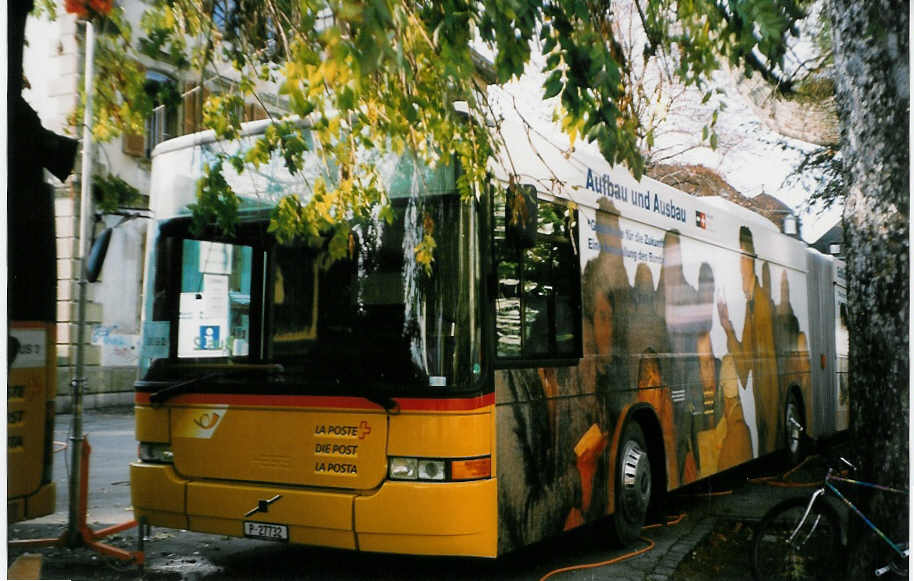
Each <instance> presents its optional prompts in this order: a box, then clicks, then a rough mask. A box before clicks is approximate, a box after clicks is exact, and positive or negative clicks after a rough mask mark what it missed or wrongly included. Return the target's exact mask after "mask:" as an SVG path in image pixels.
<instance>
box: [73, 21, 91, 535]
mask: <svg viewBox="0 0 914 581" xmlns="http://www.w3.org/2000/svg"><path fill="white" fill-rule="evenodd" d="M85 24H86V68H85V73H84V75H85V79H84V82H85V85H84V87H85V93H86V102H85V109H84V111H83V152H82V175H81V176H80V186H81V188H80V194H79V195H80V199H79V256H80V269H79V303H78V305H79V307H78V308H79V319H78V323H77V325H78V326H77V330H78V331H77V339H76V341H77V343H76V372H75V374H74V376H73V380H72V381H71V382H70V387H71V391H72V394H73V427H72V430H73V433H72V434H71V435H70V451H71V460H70V507H69V508H70V513H69V525H68V527H67V538H68V540H69V545H70V546H78V545H80V544H81V542H82V541H83V539H82V538H81V532H80V527H79V485H80V482H79V480H80V462H81V458H82V447H83V441H84V438H83V433H82V431H83V418H82V415H83V408H82V394H83V388H84V386H85V383H86V377H85V373H86V370H85V355H86V353H85V341H86V300H87V298H86V292H87V289H88V285H89V281H88V276H87V259H88V254H89V211H90V198H91V192H92V81H93V76H94V74H95V70H94V60H95V30H94V28H93V27H92V23H91V22H89V21H88V20H87V21H86V23H85Z"/></svg>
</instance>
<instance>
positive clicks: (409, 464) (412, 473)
mask: <svg viewBox="0 0 914 581" xmlns="http://www.w3.org/2000/svg"><path fill="white" fill-rule="evenodd" d="M387 474H388V475H389V476H390V479H391V480H415V479H416V478H418V477H419V459H418V458H391V459H390V467H389V468H388V470H387Z"/></svg>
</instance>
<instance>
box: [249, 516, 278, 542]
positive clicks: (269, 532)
mask: <svg viewBox="0 0 914 581" xmlns="http://www.w3.org/2000/svg"><path fill="white" fill-rule="evenodd" d="M244 536H246V537H250V538H252V539H263V540H265V541H288V540H289V527H288V526H286V525H275V524H272V523H265V522H251V521H244Z"/></svg>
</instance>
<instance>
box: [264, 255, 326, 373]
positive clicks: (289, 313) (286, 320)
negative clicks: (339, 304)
mask: <svg viewBox="0 0 914 581" xmlns="http://www.w3.org/2000/svg"><path fill="white" fill-rule="evenodd" d="M274 261H275V264H276V266H275V271H274V275H273V299H272V302H273V305H272V306H273V321H274V323H273V354H274V355H277V356H281V355H285V354H294V353H295V351H296V348H297V347H298V346H300V344H301V342H302V341H313V340H314V339H315V338H317V313H318V282H319V277H318V269H317V265H316V264H315V263H314V252H313V251H309V249H307V248H301V247H297V246H293V247H288V246H277V247H276V249H275V252H274Z"/></svg>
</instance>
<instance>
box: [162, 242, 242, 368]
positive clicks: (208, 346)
mask: <svg viewBox="0 0 914 581" xmlns="http://www.w3.org/2000/svg"><path fill="white" fill-rule="evenodd" d="M252 255H253V252H252V248H251V247H250V246H242V245H237V244H225V243H221V242H207V241H201V240H184V241H183V247H182V256H183V259H182V267H181V293H180V298H179V306H178V309H179V311H178V357H229V356H233V357H244V356H247V355H248V352H249V341H250V314H249V311H250V304H251V260H252Z"/></svg>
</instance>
